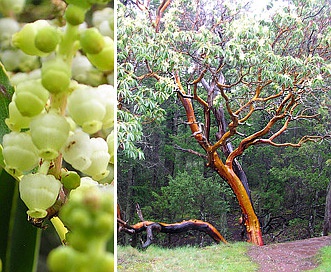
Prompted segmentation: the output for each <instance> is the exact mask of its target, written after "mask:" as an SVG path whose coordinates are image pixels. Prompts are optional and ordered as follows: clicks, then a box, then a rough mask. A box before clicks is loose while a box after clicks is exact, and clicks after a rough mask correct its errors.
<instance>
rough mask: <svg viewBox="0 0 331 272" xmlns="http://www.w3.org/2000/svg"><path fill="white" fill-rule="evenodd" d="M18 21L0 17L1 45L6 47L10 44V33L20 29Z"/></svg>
mask: <svg viewBox="0 0 331 272" xmlns="http://www.w3.org/2000/svg"><path fill="white" fill-rule="evenodd" d="M20 28H21V27H20V25H19V23H18V22H17V21H16V20H14V19H13V18H1V19H0V41H1V47H3V48H8V47H10V44H11V38H12V35H13V34H14V33H16V32H18V31H19V30H20Z"/></svg>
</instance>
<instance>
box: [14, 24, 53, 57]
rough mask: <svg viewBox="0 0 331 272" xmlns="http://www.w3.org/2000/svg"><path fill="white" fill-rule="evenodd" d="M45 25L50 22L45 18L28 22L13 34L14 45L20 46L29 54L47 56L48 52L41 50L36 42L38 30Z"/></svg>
mask: <svg viewBox="0 0 331 272" xmlns="http://www.w3.org/2000/svg"><path fill="white" fill-rule="evenodd" d="M45 26H49V23H48V22H47V21H45V20H38V21H35V22H33V23H29V24H26V25H25V26H24V27H23V28H22V29H21V31H19V32H17V33H15V34H14V35H13V38H12V42H13V45H14V46H15V47H18V48H20V49H21V50H22V51H23V52H24V53H26V54H28V55H34V56H45V55H46V54H45V53H44V52H42V51H40V50H39V49H38V48H37V47H36V46H35V43H34V41H35V37H36V35H37V33H38V30H39V29H41V28H43V27H45Z"/></svg>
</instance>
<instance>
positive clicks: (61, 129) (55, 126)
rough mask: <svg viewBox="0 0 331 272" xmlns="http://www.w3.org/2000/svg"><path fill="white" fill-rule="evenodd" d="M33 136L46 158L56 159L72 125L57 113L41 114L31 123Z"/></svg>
mask: <svg viewBox="0 0 331 272" xmlns="http://www.w3.org/2000/svg"><path fill="white" fill-rule="evenodd" d="M30 131H31V138H32V141H33V143H34V144H35V146H36V147H37V148H38V150H39V155H40V156H41V157H42V158H44V159H45V160H52V159H55V158H56V157H57V156H58V154H59V150H60V149H61V148H62V146H63V145H64V144H65V142H66V141H67V139H68V137H69V131H70V125H69V123H68V122H67V120H66V118H65V117H63V116H61V115H58V114H56V113H47V114H41V115H39V116H37V117H36V118H34V119H33V120H32V122H31V123H30Z"/></svg>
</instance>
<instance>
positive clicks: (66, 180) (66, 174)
mask: <svg viewBox="0 0 331 272" xmlns="http://www.w3.org/2000/svg"><path fill="white" fill-rule="evenodd" d="M61 182H62V184H63V186H64V187H65V188H66V189H68V190H72V189H76V188H77V187H78V186H79V185H80V176H79V175H78V174H77V173H76V172H74V171H63V172H62V173H61Z"/></svg>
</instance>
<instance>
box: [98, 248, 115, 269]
mask: <svg viewBox="0 0 331 272" xmlns="http://www.w3.org/2000/svg"><path fill="white" fill-rule="evenodd" d="M95 264H96V266H95V270H94V271H98V272H110V271H115V268H114V255H113V254H112V253H109V252H107V253H105V254H104V255H103V256H102V258H101V257H100V258H99V260H98V261H96V262H95Z"/></svg>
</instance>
